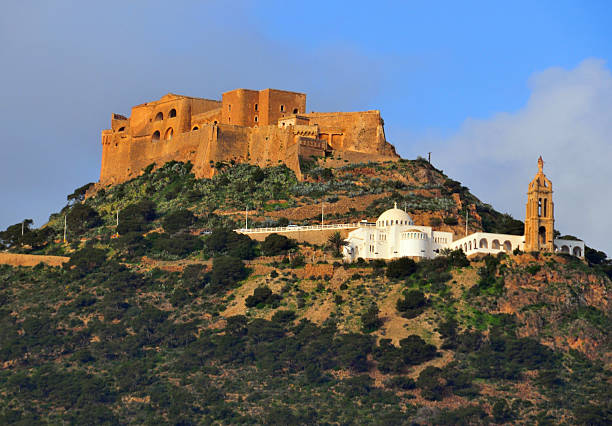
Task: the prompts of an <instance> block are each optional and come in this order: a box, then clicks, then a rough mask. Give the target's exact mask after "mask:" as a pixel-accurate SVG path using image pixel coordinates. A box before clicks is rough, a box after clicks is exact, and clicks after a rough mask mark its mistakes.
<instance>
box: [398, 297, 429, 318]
mask: <svg viewBox="0 0 612 426" xmlns="http://www.w3.org/2000/svg"><path fill="white" fill-rule="evenodd" d="M425 306H427V299H426V298H425V295H424V294H423V292H422V291H420V290H410V291H408V292H407V293H406V294H405V295H404V298H403V299H398V300H397V310H398V311H399V312H400V313H401V314H402V316H403V317H404V318H409V319H410V318H416V317H418V316H419V315H421V314H422V313H423V311H424V310H425Z"/></svg>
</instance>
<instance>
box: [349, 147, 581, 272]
mask: <svg viewBox="0 0 612 426" xmlns="http://www.w3.org/2000/svg"><path fill="white" fill-rule="evenodd" d="M543 164H544V162H543V161H542V158H541V157H540V159H539V160H538V166H539V172H538V174H537V175H536V177H535V178H534V179H533V181H532V182H531V183H530V184H529V192H528V199H527V214H526V216H525V229H526V233H525V235H508V234H493V233H488V232H475V233H472V234H470V235H466V236H464V237H461V238H457V237H456V236H455V234H454V233H452V232H442V231H434V230H433V229H432V228H431V227H429V226H419V225H415V224H414V222H413V221H412V218H411V217H410V215H409V214H408V213H406V212H405V211H404V210H401V209H398V208H397V203H395V206H394V207H393V208H392V209H390V210H387V211H386V212H384V213H383V214H381V215H380V217H379V218H378V219H377V220H376V222H375V223H363V222H362V224H361V226H360V227H359V228H357V229H355V230H354V231H351V232H350V233H349V234H348V238H347V239H346V245H345V246H344V248H343V255H344V260H345V261H347V262H352V261H355V260H357V259H359V258H363V259H366V260H367V259H385V260H389V259H395V258H399V257H411V258H433V257H436V256H437V255H438V254H439V253H440V252H441V251H442V250H443V249H451V250H456V249H460V250H463V252H464V253H465V254H466V255H467V256H472V255H476V254H497V253H500V252H509V253H511V252H512V251H513V250H514V249H516V248H518V249H519V250H521V251H548V252H556V253H566V254H571V255H573V256H577V257H584V242H583V241H579V240H567V239H558V238H553V234H554V230H553V229H554V228H553V226H554V214H553V212H554V207H553V202H552V183H551V182H550V180H548V179H547V178H546V176H544V173H543V172H542V168H543Z"/></svg>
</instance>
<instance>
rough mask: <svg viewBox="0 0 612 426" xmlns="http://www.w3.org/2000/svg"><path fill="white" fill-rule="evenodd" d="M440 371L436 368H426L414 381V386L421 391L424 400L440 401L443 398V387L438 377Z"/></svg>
mask: <svg viewBox="0 0 612 426" xmlns="http://www.w3.org/2000/svg"><path fill="white" fill-rule="evenodd" d="M441 373H442V370H440V369H439V368H438V367H432V366H429V367H426V368H425V369H424V370H423V371H421V373H420V374H419V378H418V379H417V381H416V385H417V386H418V387H419V389H421V395H422V396H423V398H425V399H429V400H431V401H440V400H442V398H443V397H444V395H443V392H444V386H443V384H442V380H441V378H440V375H441Z"/></svg>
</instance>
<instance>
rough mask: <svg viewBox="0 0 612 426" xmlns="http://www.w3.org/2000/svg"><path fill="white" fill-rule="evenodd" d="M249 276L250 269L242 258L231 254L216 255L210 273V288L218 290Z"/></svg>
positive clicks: (214, 290)
mask: <svg viewBox="0 0 612 426" xmlns="http://www.w3.org/2000/svg"><path fill="white" fill-rule="evenodd" d="M248 276H249V271H248V269H247V268H246V267H245V266H244V263H243V262H242V260H240V259H238V258H235V257H231V256H220V257H215V258H214V259H213V267H212V270H211V273H210V290H211V291H213V292H216V291H219V290H221V289H223V288H225V287H231V286H233V285H234V284H236V283H237V282H238V281H241V280H243V279H245V278H246V277H248Z"/></svg>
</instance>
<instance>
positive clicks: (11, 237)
mask: <svg viewBox="0 0 612 426" xmlns="http://www.w3.org/2000/svg"><path fill="white" fill-rule="evenodd" d="M33 223H34V221H33V220H32V219H24V220H23V222H19V223H16V224H14V225H11V226H9V227H8V228H6V230H5V231H2V232H0V243H2V244H3V245H5V246H7V247H15V246H21V245H22V244H23V243H24V241H23V237H24V236H25V235H26V234H27V233H30V232H32V231H31V229H30V226H32V224H33Z"/></svg>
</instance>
